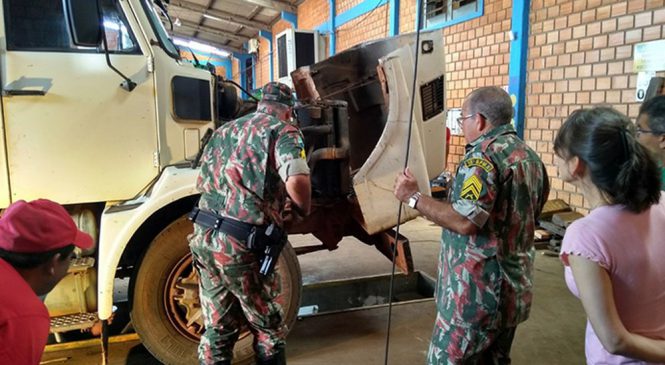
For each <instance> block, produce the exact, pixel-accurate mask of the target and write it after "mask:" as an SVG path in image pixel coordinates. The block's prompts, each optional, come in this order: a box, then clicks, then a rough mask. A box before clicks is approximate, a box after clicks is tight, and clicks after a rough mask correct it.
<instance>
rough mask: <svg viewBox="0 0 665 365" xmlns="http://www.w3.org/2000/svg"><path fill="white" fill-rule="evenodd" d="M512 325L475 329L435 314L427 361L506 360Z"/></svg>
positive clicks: (431, 364) (497, 363)
mask: <svg viewBox="0 0 665 365" xmlns="http://www.w3.org/2000/svg"><path fill="white" fill-rule="evenodd" d="M514 336H515V327H509V328H496V329H477V328H473V327H471V328H469V327H459V326H455V325H450V324H448V323H446V322H445V321H444V320H443V319H442V318H441V316H440V315H437V317H436V323H435V324H434V333H433V334H432V341H431V342H430V345H429V351H428V354H427V364H428V365H453V364H454V365H457V364H464V365H503V364H510V348H511V346H512V344H513V338H514Z"/></svg>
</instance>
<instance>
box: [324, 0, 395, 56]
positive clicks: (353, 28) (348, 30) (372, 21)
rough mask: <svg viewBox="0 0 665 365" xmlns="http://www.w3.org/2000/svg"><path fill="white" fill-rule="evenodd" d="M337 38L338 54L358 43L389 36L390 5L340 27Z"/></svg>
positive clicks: (336, 33)
mask: <svg viewBox="0 0 665 365" xmlns="http://www.w3.org/2000/svg"><path fill="white" fill-rule="evenodd" d="M335 36H336V37H337V52H341V51H343V50H345V49H347V48H350V47H352V46H355V45H356V44H358V43H362V42H366V41H369V40H373V39H378V38H384V37H386V36H388V5H387V4H386V5H382V6H380V7H378V8H376V9H374V10H373V11H371V12H369V13H366V14H365V15H361V16H360V17H358V18H356V19H353V20H352V21H350V22H348V23H346V24H344V25H343V26H341V27H338V28H337V31H336V32H335Z"/></svg>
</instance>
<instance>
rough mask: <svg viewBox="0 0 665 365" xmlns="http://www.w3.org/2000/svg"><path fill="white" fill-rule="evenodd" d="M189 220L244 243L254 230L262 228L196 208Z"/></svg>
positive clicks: (190, 214)
mask: <svg viewBox="0 0 665 365" xmlns="http://www.w3.org/2000/svg"><path fill="white" fill-rule="evenodd" d="M188 218H189V220H190V221H192V222H194V223H196V224H198V225H200V226H202V227H204V228H212V229H214V230H216V231H220V232H224V233H226V234H228V235H231V236H233V237H234V238H235V239H237V240H240V241H244V240H247V237H248V236H249V234H250V233H251V232H252V230H253V229H254V228H258V227H262V226H256V225H253V224H250V223H245V222H240V221H237V220H235V219H231V218H229V217H222V216H221V215H219V214H215V213H213V212H211V211H207V210H201V209H199V208H198V207H194V209H192V211H191V212H190V213H189V216H188Z"/></svg>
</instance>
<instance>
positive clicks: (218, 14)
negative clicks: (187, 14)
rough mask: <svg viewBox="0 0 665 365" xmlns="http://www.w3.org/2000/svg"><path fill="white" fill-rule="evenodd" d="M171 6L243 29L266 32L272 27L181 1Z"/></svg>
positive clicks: (175, 1)
mask: <svg viewBox="0 0 665 365" xmlns="http://www.w3.org/2000/svg"><path fill="white" fill-rule="evenodd" d="M169 6H175V7H178V8H181V9H185V10H189V11H193V12H195V13H198V14H199V15H201V16H203V14H208V15H209V16H212V17H215V18H218V19H220V20H221V21H224V22H227V23H231V24H234V25H241V26H243V27H246V28H249V29H253V30H256V31H259V30H265V31H268V32H269V31H270V25H269V24H266V23H261V22H258V21H256V20H249V19H247V18H243V17H242V16H240V15H238V14H232V13H228V12H225V11H221V10H215V9H207V8H206V7H205V6H201V5H197V4H193V3H190V2H188V1H181V0H171V3H170V4H169Z"/></svg>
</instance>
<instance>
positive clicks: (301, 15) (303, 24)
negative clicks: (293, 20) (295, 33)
mask: <svg viewBox="0 0 665 365" xmlns="http://www.w3.org/2000/svg"><path fill="white" fill-rule="evenodd" d="M329 15H330V6H329V4H328V0H305V1H304V2H303V3H302V4H300V5H298V29H314V28H316V27H318V26H319V25H321V23H324V22H326V21H328V16H329Z"/></svg>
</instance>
